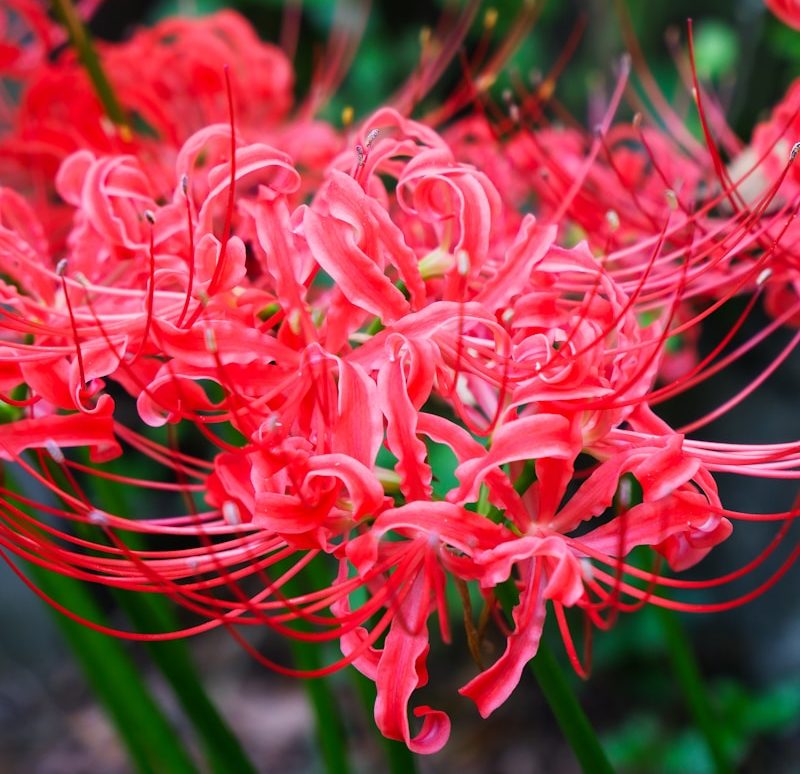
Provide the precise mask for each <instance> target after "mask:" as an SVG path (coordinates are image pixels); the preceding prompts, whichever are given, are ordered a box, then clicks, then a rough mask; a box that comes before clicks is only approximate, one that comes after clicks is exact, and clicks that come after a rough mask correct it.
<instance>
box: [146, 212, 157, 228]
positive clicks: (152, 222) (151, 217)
mask: <svg viewBox="0 0 800 774" xmlns="http://www.w3.org/2000/svg"><path fill="white" fill-rule="evenodd" d="M143 214H144V217H145V220H147V222H148V223H149V224H150V225H151V226H153V225H155V222H156V214H155V212H153V211H152V210H145V211H144V213H143Z"/></svg>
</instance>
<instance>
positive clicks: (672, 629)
mask: <svg viewBox="0 0 800 774" xmlns="http://www.w3.org/2000/svg"><path fill="white" fill-rule="evenodd" d="M657 611H658V618H659V621H660V623H661V628H662V630H663V631H664V637H665V639H666V643H667V649H668V651H669V656H670V659H671V661H672V666H673V668H674V670H675V675H676V676H677V678H678V684H679V685H680V687H681V690H682V692H683V696H684V699H685V700H686V704H687V706H688V707H689V711H690V712H691V714H692V717H693V718H694V722H695V723H696V724H697V727H698V728H699V729H700V732H701V733H702V734H703V736H704V737H705V741H706V745H707V746H708V751H709V753H710V754H711V758H712V760H713V761H714V769H715V771H716V772H717V774H729V772H732V771H733V766H732V765H731V762H730V759H729V756H728V754H727V752H726V750H725V744H724V741H723V738H722V734H721V733H720V728H719V725H718V724H717V722H716V720H715V718H714V712H713V710H712V708H711V702H710V701H709V699H708V696H707V694H706V692H705V690H704V687H703V677H702V675H701V674H700V667H699V666H698V664H697V659H696V658H695V656H694V652H693V651H692V646H691V644H690V642H689V638H688V637H687V636H686V632H685V631H684V630H683V626H681V622H680V619H679V618H678V616H677V615H675V613H673V612H672V611H671V610H665V609H664V608H657Z"/></svg>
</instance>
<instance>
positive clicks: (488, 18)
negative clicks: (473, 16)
mask: <svg viewBox="0 0 800 774" xmlns="http://www.w3.org/2000/svg"><path fill="white" fill-rule="evenodd" d="M497 16H498V13H497V8H487V9H486V13H485V14H484V15H483V26H484V28H485V29H487V30H493V29H494V26H495V24H497Z"/></svg>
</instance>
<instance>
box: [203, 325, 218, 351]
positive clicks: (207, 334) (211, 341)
mask: <svg viewBox="0 0 800 774" xmlns="http://www.w3.org/2000/svg"><path fill="white" fill-rule="evenodd" d="M203 336H204V338H205V344H206V351H207V352H210V353H211V354H212V355H213V354H214V353H215V352H216V351H217V337H216V336H215V335H214V329H213V328H206V329H205V331H204V332H203Z"/></svg>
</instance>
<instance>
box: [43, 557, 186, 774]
mask: <svg viewBox="0 0 800 774" xmlns="http://www.w3.org/2000/svg"><path fill="white" fill-rule="evenodd" d="M28 574H29V575H30V576H31V578H32V579H33V581H34V582H35V583H36V585H37V587H38V588H39V589H41V590H42V591H43V592H44V593H45V594H47V595H48V596H50V597H52V598H53V599H55V600H57V601H58V602H59V604H62V605H63V606H64V607H66V608H69V609H70V610H72V611H73V612H74V613H77V614H78V615H80V616H82V617H84V618H88V619H90V620H93V621H97V622H98V623H104V620H103V618H104V616H103V613H102V611H101V610H100V608H99V607H98V605H97V603H96V602H95V601H94V599H93V598H92V596H91V595H90V594H89V592H88V591H87V590H86V588H84V586H83V585H82V584H81V583H79V582H78V581H75V580H73V579H72V578H68V577H62V576H57V575H54V574H53V573H51V572H48V571H47V570H44V569H43V568H41V567H38V566H37V565H33V564H29V565H28ZM54 620H55V622H56V624H57V625H58V628H59V629H60V630H61V633H62V634H63V635H64V638H65V639H66V640H67V642H68V643H69V646H70V648H71V650H72V652H73V653H74V655H75V657H76V659H77V661H78V663H79V664H80V665H81V667H82V669H83V671H84V673H85V675H86V678H87V680H88V682H89V684H90V685H91V686H92V689H93V690H94V693H95V695H96V696H97V698H98V700H99V701H100V703H101V704H102V705H103V706H104V707H105V709H106V711H107V712H108V716H109V719H110V720H111V721H112V722H113V724H114V726H115V727H116V730H117V733H118V734H119V735H120V737H121V739H122V741H123V742H124V744H125V747H126V748H127V750H128V753H129V755H130V757H131V760H132V762H133V764H134V765H135V767H136V770H137V771H140V772H152V771H170V772H176V774H181V773H182V772H187V774H191V772H194V771H196V768H195V765H194V763H193V762H192V760H191V758H190V757H189V754H188V753H187V752H186V751H185V749H184V748H183V745H182V744H181V742H180V737H179V736H178V735H177V734H176V733H175V730H174V729H173V728H172V726H171V725H170V724H169V722H168V721H167V719H166V717H164V714H163V712H162V711H161V708H160V707H159V706H158V704H157V703H156V701H155V699H153V697H152V695H151V693H150V691H149V689H148V687H147V686H146V684H145V683H144V681H143V680H142V678H141V675H140V674H139V672H138V670H137V669H136V667H135V666H134V664H133V661H132V660H131V659H130V657H129V656H128V654H127V653H126V652H125V650H124V648H123V647H122V645H121V643H119V642H118V641H117V640H115V639H113V638H112V637H109V636H107V635H105V634H100V633H99V632H96V631H93V630H92V629H89V628H87V627H85V626H82V625H81V624H79V623H76V622H75V621H73V620H71V619H70V618H67V617H66V616H64V615H61V613H58V612H54Z"/></svg>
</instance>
